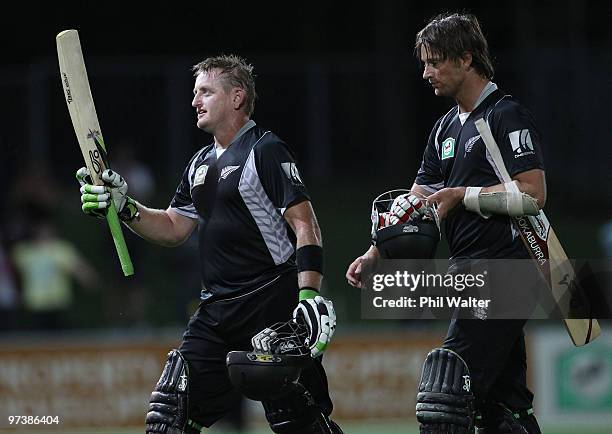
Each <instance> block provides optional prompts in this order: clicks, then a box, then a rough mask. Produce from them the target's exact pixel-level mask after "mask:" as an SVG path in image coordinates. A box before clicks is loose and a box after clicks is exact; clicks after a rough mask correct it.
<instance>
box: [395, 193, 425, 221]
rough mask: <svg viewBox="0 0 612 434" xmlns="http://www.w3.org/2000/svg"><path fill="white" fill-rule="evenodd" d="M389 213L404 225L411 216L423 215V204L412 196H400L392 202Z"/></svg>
mask: <svg viewBox="0 0 612 434" xmlns="http://www.w3.org/2000/svg"><path fill="white" fill-rule="evenodd" d="M391 213H392V214H393V215H395V216H397V218H398V219H399V221H400V222H402V223H406V222H407V221H408V220H410V219H411V218H412V217H413V216H419V215H424V214H425V207H424V206H423V202H422V201H421V199H419V198H418V197H417V196H415V195H413V194H401V195H399V196H398V197H396V198H395V199H394V200H393V204H392V205H391Z"/></svg>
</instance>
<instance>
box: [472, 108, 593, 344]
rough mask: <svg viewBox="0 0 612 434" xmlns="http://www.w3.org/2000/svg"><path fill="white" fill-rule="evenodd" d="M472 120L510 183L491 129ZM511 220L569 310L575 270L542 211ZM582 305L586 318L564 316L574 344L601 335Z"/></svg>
mask: <svg viewBox="0 0 612 434" xmlns="http://www.w3.org/2000/svg"><path fill="white" fill-rule="evenodd" d="M475 123H476V129H478V132H479V133H480V136H481V137H482V140H483V142H484V143H485V146H486V147H487V149H488V151H489V154H491V157H492V158H493V161H494V163H495V166H496V167H497V169H498V170H499V173H500V175H501V177H502V179H503V181H504V182H512V179H511V178H510V174H509V173H508V170H507V169H506V166H505V165H504V160H503V159H502V157H501V153H500V151H499V147H498V146H497V143H496V142H495V138H494V137H493V134H492V133H491V129H490V128H489V126H488V125H487V123H486V122H485V121H484V120H483V119H478V120H477V121H476V122H475ZM512 220H513V223H514V225H515V226H516V229H517V230H518V231H519V233H520V236H521V239H522V240H523V243H524V244H525V247H526V248H527V250H528V251H529V253H530V255H531V257H532V258H533V260H534V261H535V262H536V263H537V264H538V267H539V269H540V271H541V272H542V274H543V275H544V278H545V279H546V281H547V283H548V285H549V286H550V289H551V291H552V293H553V297H554V298H555V300H556V301H557V303H558V304H559V306H560V307H561V310H562V311H563V312H570V311H571V303H572V302H573V301H574V302H575V301H577V299H576V298H573V297H577V295H578V294H575V293H574V291H575V290H576V288H575V287H574V286H573V285H574V284H575V278H576V271H575V270H574V268H573V266H572V265H571V263H570V262H569V259H568V257H567V254H566V253H565V250H563V247H562V246H561V243H560V242H559V239H558V238H557V235H556V234H555V231H553V229H552V227H551V225H550V223H549V222H548V219H547V218H546V215H545V214H544V211H542V210H540V214H539V215H537V216H523V217H515V218H513V219H512ZM583 307H586V309H583V310H586V312H585V318H566V319H565V320H564V321H565V327H566V329H567V333H568V334H569V336H570V338H571V339H572V342H573V343H574V345H576V346H582V345H586V344H588V343H589V342H591V341H593V340H594V339H596V338H597V337H598V336H599V335H600V334H601V328H600V326H599V323H598V322H597V320H596V319H595V318H591V317H590V312H589V311H588V306H583Z"/></svg>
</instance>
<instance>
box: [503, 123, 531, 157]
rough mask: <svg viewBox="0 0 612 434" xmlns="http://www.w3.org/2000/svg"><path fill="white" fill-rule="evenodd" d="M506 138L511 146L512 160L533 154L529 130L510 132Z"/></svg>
mask: <svg viewBox="0 0 612 434" xmlns="http://www.w3.org/2000/svg"><path fill="white" fill-rule="evenodd" d="M508 138H509V139H510V145H512V152H514V158H519V157H524V156H526V155H534V154H535V152H534V150H533V142H532V141H531V134H529V130H517V131H512V132H511V133H510V134H508Z"/></svg>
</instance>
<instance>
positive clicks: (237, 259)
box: [170, 120, 310, 300]
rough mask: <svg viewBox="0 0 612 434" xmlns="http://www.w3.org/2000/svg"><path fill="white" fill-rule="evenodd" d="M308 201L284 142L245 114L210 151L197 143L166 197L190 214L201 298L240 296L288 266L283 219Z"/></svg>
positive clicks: (288, 234) (291, 251)
mask: <svg viewBox="0 0 612 434" xmlns="http://www.w3.org/2000/svg"><path fill="white" fill-rule="evenodd" d="M303 200H310V198H309V196H308V192H307V190H306V187H305V186H304V183H303V182H302V180H301V178H300V174H299V171H298V169H297V167H296V163H295V158H294V155H293V153H292V151H291V150H290V149H289V147H288V146H287V145H286V144H285V143H284V142H283V141H282V140H281V139H279V138H278V137H277V136H276V135H274V134H273V133H271V132H270V131H266V130H264V129H262V128H260V127H259V126H257V125H255V122H253V121H252V120H250V121H248V122H247V123H246V124H245V125H244V126H243V127H242V128H241V130H240V131H239V132H238V133H237V134H236V137H235V138H234V139H233V140H232V142H231V144H230V146H229V147H228V148H227V149H226V150H225V151H224V152H223V153H222V154H221V155H220V156H219V157H218V158H217V152H216V150H215V144H214V143H212V144H210V145H208V146H205V147H204V148H202V149H200V150H199V151H198V152H197V153H196V154H195V155H194V156H193V158H192V159H191V161H190V162H189V165H188V166H187V168H186V169H185V172H184V174H183V178H182V180H181V183H180V184H179V186H178V188H177V190H176V194H175V196H174V198H173V200H172V202H171V204H170V206H171V207H172V208H174V209H175V211H176V212H178V213H180V214H182V215H184V216H187V217H189V218H193V219H198V237H199V247H200V263H201V271H202V287H203V290H202V299H211V300H212V299H225V298H228V297H234V296H237V295H241V294H244V293H247V292H250V291H253V290H256V289H257V288H260V287H262V286H265V285H266V284H267V283H268V282H271V281H272V280H274V279H276V278H277V276H279V275H280V274H283V273H285V272H288V271H291V270H294V269H295V267H296V266H295V234H294V233H293V231H292V230H291V228H290V227H289V225H288V224H287V223H286V221H285V219H284V218H283V213H284V211H285V210H286V209H287V208H288V207H290V206H291V205H293V204H296V203H298V202H301V201H303Z"/></svg>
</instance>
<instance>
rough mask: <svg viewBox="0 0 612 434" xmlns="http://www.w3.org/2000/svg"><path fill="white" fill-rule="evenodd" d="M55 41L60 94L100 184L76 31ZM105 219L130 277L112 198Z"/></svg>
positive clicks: (103, 160) (98, 149)
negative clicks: (60, 87)
mask: <svg viewBox="0 0 612 434" xmlns="http://www.w3.org/2000/svg"><path fill="white" fill-rule="evenodd" d="M55 40H56V42H57V57H58V59H59V67H60V76H61V80H62V86H63V87H64V96H65V97H66V104H68V111H69V112H70V119H72V126H73V127H74V132H75V134H76V136H77V139H78V141H79V146H80V147H81V152H82V153H83V158H84V159H85V164H86V165H87V168H88V169H89V173H90V174H91V178H92V181H93V183H94V184H96V185H104V182H103V181H102V178H101V176H102V172H103V171H104V170H105V169H107V168H108V160H107V154H106V145H105V144H104V139H103V138H102V130H101V129H100V123H99V122H98V115H97V114H96V107H95V106H94V102H93V97H92V96H91V89H90V88H89V80H88V78H87V70H86V69H85V61H84V60H83V52H82V50H81V42H80V40H79V32H77V31H76V30H64V31H63V32H61V33H59V34H58V35H57V37H56V38H55ZM106 220H107V221H108V226H109V228H110V231H111V234H112V236H113V240H114V242H115V247H116V248H117V254H118V255H119V261H120V262H121V269H122V270H123V274H124V275H125V276H131V275H132V274H134V267H133V265H132V260H131V259H130V254H129V252H128V249H127V246H126V245H125V239H124V238H123V232H122V231H121V223H120V222H119V217H118V216H117V210H116V209H115V204H114V202H113V201H112V199H111V200H110V206H109V208H108V212H107V214H106Z"/></svg>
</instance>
